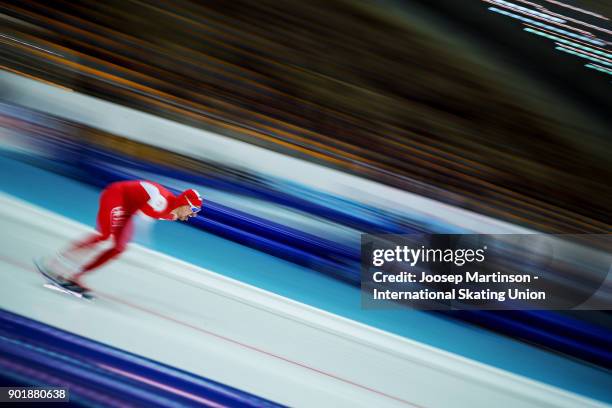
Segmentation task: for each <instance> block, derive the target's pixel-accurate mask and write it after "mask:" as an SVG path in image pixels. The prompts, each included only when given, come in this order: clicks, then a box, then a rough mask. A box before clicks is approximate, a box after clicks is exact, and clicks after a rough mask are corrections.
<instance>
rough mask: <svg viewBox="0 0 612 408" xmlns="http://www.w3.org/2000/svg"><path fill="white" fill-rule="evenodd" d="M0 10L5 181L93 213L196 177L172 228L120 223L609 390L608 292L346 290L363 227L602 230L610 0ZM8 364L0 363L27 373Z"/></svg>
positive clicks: (246, 276)
mask: <svg viewBox="0 0 612 408" xmlns="http://www.w3.org/2000/svg"><path fill="white" fill-rule="evenodd" d="M0 13H1V14H0V21H1V23H0V27H1V28H2V31H1V34H0V42H1V53H0V59H1V61H0V65H1V68H2V72H1V73H0V129H1V133H0V137H1V141H2V144H1V150H0V167H1V169H2V174H3V175H2V178H1V181H0V188H1V189H2V192H3V194H4V195H5V197H12V198H16V199H19V200H23V201H24V202H26V203H29V204H31V205H34V206H36V207H42V208H45V209H46V210H48V211H51V212H53V213H57V214H60V215H62V216H64V217H67V218H69V219H72V220H76V221H78V222H80V223H82V224H85V225H88V226H90V227H93V226H94V220H95V213H96V205H97V195H98V194H99V191H100V190H101V189H102V188H104V186H106V185H107V184H109V183H110V182H112V181H116V180H123V179H141V178H142V179H145V178H146V179H151V180H154V181H157V182H159V183H162V184H164V185H166V186H168V187H169V188H171V189H173V190H175V191H178V190H181V189H183V188H186V187H187V186H190V187H195V188H197V189H198V190H199V191H200V192H201V193H202V195H203V197H204V200H205V205H204V210H203V212H202V213H201V215H199V216H198V217H197V218H196V219H195V220H194V221H193V222H191V223H190V226H189V227H185V226H161V227H159V228H158V227H157V226H156V227H154V228H155V229H156V233H154V234H146V233H140V234H138V236H137V242H138V243H139V244H141V245H144V246H145V247H147V248H150V249H152V250H154V251H157V252H160V253H164V254H167V255H170V256H173V257H176V258H178V259H181V260H183V261H187V262H189V263H191V264H194V265H197V266H200V267H203V268H206V269H208V270H211V271H214V272H216V273H219V274H222V275H224V276H227V277H230V278H233V279H238V280H240V281H242V282H245V283H248V284H250V285H253V286H256V287H259V288H262V289H265V290H268V291H270V292H272V293H275V294H279V295H281V296H285V297H288V298H290V299H293V300H296V301H298V302H302V303H305V304H308V305H311V306H314V307H316V308H320V309H323V310H326V311H329V312H331V313H334V314H338V315H340V316H343V317H346V318H349V319H351V320H355V321H358V322H361V323H364V324H366V325H369V326H372V327H376V328H378V329H381V330H384V331H387V332H389V333H393V334H395V335H398V336H400V337H403V338H407V339H412V340H415V341H418V342H421V343H424V344H428V345H430V346H433V347H436V348H439V349H442V350H446V351H450V352H452V353H456V354H458V355H461V356H463V357H467V358H469V359H473V360H476V361H479V362H481V363H484V364H487V365H491V366H493V367H496V368H500V369H502V370H506V371H509V372H512V373H515V374H518V375H521V376H525V377H528V378H531V379H534V380H536V381H540V382H544V383H546V384H549V385H552V386H555V387H558V388H561V389H564V390H568V391H570V392H573V393H577V394H579V395H583V396H586V397H588V398H592V399H594V400H598V401H600V402H602V403H604V404H606V403H610V402H611V401H612V395H611V394H610V390H611V389H612V377H611V376H610V371H609V370H610V368H612V349H611V347H610V346H611V345H612V316H611V315H610V312H609V311H588V312H586V311H580V312H577V311H511V312H510V311H508V312H492V311H486V312H485V311H470V312H465V311H463V312H458V311H451V312H444V313H441V312H439V313H438V312H427V313H426V312H416V311H403V313H401V314H400V313H391V312H379V311H376V312H373V311H369V312H368V311H363V310H361V309H360V307H359V283H360V282H359V279H360V268H359V256H360V255H359V244H360V236H361V235H360V234H362V233H401V234H409V233H496V234H508V233H515V234H519V233H555V234H609V233H610V213H611V211H610V210H611V209H612V188H610V179H612V166H611V160H610V158H611V157H612V137H611V136H612V116H611V115H610V112H612V98H610V95H611V93H610V90H611V88H610V87H611V85H612V84H611V82H612V51H611V50H610V41H612V25H611V24H610V20H609V18H610V16H612V6H611V3H609V2H607V1H595V0H589V1H587V0H581V1H578V0H573V1H570V0H567V1H564V2H561V1H552V0H533V1H522V0H516V1H513V2H508V1H502V0H490V1H488V0H486V1H478V0H466V1H451V0H437V1H425V0H423V1H418V0H415V1H408V0H406V1H400V0H395V1H394V0H379V1H349V0H329V1H306V2H302V1H268V0H262V1H257V2H255V1H241V0H236V1H231V2H228V1H207V2H197V1H183V0H177V1H172V2H164V1H137V0H129V1H105V2H95V1H55V2H43V1H41V2H35V1H11V2H1V3H0ZM2 206H3V207H2V213H3V214H4V216H3V218H7V217H9V218H10V214H11V213H12V212H13V209H12V205H10V204H8V201H6V200H5V201H4V204H2ZM191 227H193V228H191ZM24 228H25V227H24ZM143 229H146V227H142V228H141V230H143ZM186 230H188V232H186ZM6 231H7V233H6V234H3V236H2V241H3V244H7V243H8V242H9V241H11V240H12V239H13V238H12V237H13V236H15V234H13V233H11V234H9V233H8V231H9V230H8V229H7V230H6ZM20 236H23V237H25V238H24V239H25V241H26V242H27V231H26V232H24V233H22V234H21V235H20ZM185 237H189V238H188V239H189V242H190V243H195V242H197V243H198V244H193V245H187V244H184V245H181V244H180V240H181V239H184V238H185ZM585 239H586V238H585ZM67 241H68V238H64V239H63V240H59V241H57V242H58V243H57V245H55V247H57V246H60V245H62V244H64V243H65V242H67ZM586 245H588V239H587V244H586ZM5 246H6V245H5ZM51 248H54V245H51V244H50V245H49V247H48V248H47V247H45V250H47V251H48V250H51ZM609 250H610V248H603V251H608V252H609ZM41 251H43V252H44V250H43V249H41ZM4 252H5V254H4V255H3V257H2V260H3V263H4V266H3V268H8V265H9V264H10V263H11V262H9V261H8V260H7V259H8V258H10V257H11V256H13V255H12V254H11V253H10V251H9V250H8V249H7V248H5V249H4ZM41 255H42V254H41ZM20 256H21V255H20ZM22 258H23V257H22ZM22 260H23V259H22ZM24 262H29V260H28V259H25V261H24ZM13 263H14V262H13ZM7 270H8V269H7ZM143 273H144V272H143ZM96 275H104V271H99V272H97V273H96ZM107 278H108V274H107ZM6 279H9V278H7V277H6V276H5V277H3V280H5V282H6ZM141 279H147V278H146V277H141ZM3 283H4V282H3ZM569 284H570V285H571V284H572V283H571V282H570V283H569ZM101 285H102V283H101ZM94 290H95V286H94ZM160 290H161V289H160ZM156 293H157V294H161V293H163V292H156ZM7 296H8V295H7ZM44 296H56V295H52V294H51V295H50V294H47V293H45V295H44ZM3 299H4V301H3ZM13 300H15V299H12V298H11V299H9V297H5V298H0V307H2V308H3V309H4V310H5V311H6V313H9V312H10V313H16V315H12V317H10V319H18V317H17V315H21V316H22V317H24V316H25V317H31V318H32V317H34V316H33V315H31V314H28V313H25V312H23V313H21V310H20V306H19V304H18V302H17V301H16V300H15V301H16V302H17V303H14V302H13ZM3 302H4V303H3ZM368 313H369V314H368ZM5 319H9V316H8V315H7V316H5ZM34 320H37V321H40V320H42V318H40V317H38V318H34ZM7 321H8V320H7ZM11 321H12V320H11ZM47 323H50V322H47ZM14 324H15V323H14V322H13V323H11V324H9V323H5V325H4V326H3V327H4V330H5V333H4V335H5V336H7V337H9V333H10V332H11V330H12V329H10V328H11V327H14V326H12V325H14ZM24 324H25V323H24ZM64 329H67V330H68V331H69V332H70V331H72V330H71V328H70V327H69V326H67V327H64ZM24 330H25V329H24ZM24 333H25V332H24ZM28 336H29V335H26V334H23V335H22V337H21V340H22V341H24V342H25V343H28V342H31V343H32V344H38V346H39V347H40V348H48V347H51V346H49V345H48V344H43V343H42V342H44V341H46V340H44V336H42V337H43V339H41V338H37V340H33V338H32V337H31V336H30V337H28ZM35 342H39V343H35ZM57 347H59V346H57ZM120 348H121V347H120ZM54 350H56V351H58V350H59V351H60V352H61V353H67V352H66V351H65V350H64V351H62V350H60V349H54ZM510 350H512V352H511V351H510ZM5 353H7V355H8V353H9V352H8V349H5ZM14 353H16V354H14V355H13V357H14V356H15V355H18V354H19V353H20V351H14ZM0 356H1V354H0ZM14 358H17V357H14ZM74 358H75V359H80V361H82V360H83V358H82V357H78V356H74ZM2 361H3V360H0V367H3V368H2V370H3V371H2V373H1V374H3V377H6V378H7V379H10V381H16V382H18V383H20V384H31V383H36V381H38V383H40V382H41V380H40V378H38V377H36V376H35V375H33V374H26V371H24V370H22V371H19V369H18V368H15V367H13V368H10V367H11V366H9V365H7V364H4V365H3V364H2ZM24 361H25V360H24ZM24 364H25V363H24ZM28 364H30V363H28ZM183 368H184V367H183ZM45 370H47V369H45ZM45 370H43V369H42V368H41V369H40V371H41V372H42V371H45ZM204 373H205V371H204ZM199 374H201V373H199ZM56 375H57V376H58V378H61V375H60V374H58V373H56ZM213 380H214V378H213ZM75 381H76V380H75ZM82 381H83V383H82V384H81V386H83V387H86V385H83V384H88V381H92V380H91V379H88V380H82ZM117 381H134V379H133V378H131V379H126V378H123V379H122V380H117ZM160 381H161V380H160ZM43 382H44V381H43ZM234 386H236V387H237V388H241V389H244V387H242V386H241V385H240V384H238V385H236V384H234ZM106 392H107V393H111V391H108V390H107V391H106ZM114 392H115V393H116V398H118V400H120V398H121V397H120V395H122V394H121V392H119V391H114ZM113 395H115V394H113ZM81 397H82V399H81V402H82V403H83V404H85V405H87V404H90V403H92V404H93V403H94V402H96V401H97V403H101V402H100V401H98V400H96V398H97V397H95V396H92V394H87V393H86V392H83V393H82V395H81ZM266 397H267V398H268V399H272V400H274V398H273V397H270V396H269V395H267V396H266ZM126 401H130V400H126ZM241 401H242V400H241ZM132 402H133V403H136V402H134V401H132ZM141 402H142V401H141ZM242 402H244V401H242ZM277 402H280V403H287V402H286V401H277ZM234 403H235V404H238V403H237V402H236V401H234V402H232V403H228V404H229V405H233V404H234ZM266 403H267V402H266ZM262 404H263V403H262ZM162 405H163V404H162ZM255 405H257V404H255ZM289 405H292V404H289ZM434 405H435V404H431V405H429V404H427V403H424V405H423V406H434ZM466 406H467V405H466Z"/></svg>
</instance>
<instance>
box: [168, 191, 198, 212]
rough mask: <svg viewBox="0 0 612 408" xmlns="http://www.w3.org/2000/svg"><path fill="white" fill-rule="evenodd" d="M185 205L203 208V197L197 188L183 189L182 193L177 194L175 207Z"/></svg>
mask: <svg viewBox="0 0 612 408" xmlns="http://www.w3.org/2000/svg"><path fill="white" fill-rule="evenodd" d="M183 205H188V206H190V207H192V208H193V207H197V208H201V207H202V197H201V196H200V193H198V192H197V191H196V190H194V189H192V188H190V189H188V190H185V191H183V192H182V193H181V194H179V195H178V196H176V199H175V200H174V206H173V208H178V207H181V206H183Z"/></svg>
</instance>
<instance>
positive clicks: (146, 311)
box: [0, 256, 424, 408]
mask: <svg viewBox="0 0 612 408" xmlns="http://www.w3.org/2000/svg"><path fill="white" fill-rule="evenodd" d="M0 260H3V261H5V262H7V263H10V264H12V265H15V266H17V267H20V268H22V269H25V270H27V271H31V272H36V273H37V274H38V272H37V271H36V270H35V269H34V268H33V267H32V266H31V265H26V264H23V263H20V262H18V261H14V260H12V259H11V258H8V257H5V256H0ZM95 293H96V294H100V295H102V297H105V298H107V299H110V300H112V301H115V302H117V303H121V304H123V305H125V306H127V307H129V308H132V309H137V310H140V311H142V312H145V313H148V314H151V315H153V316H156V317H159V318H160V319H164V320H167V321H169V322H172V323H175V324H178V325H181V326H184V327H188V328H190V329H193V330H196V331H198V332H200V333H204V334H207V335H209V336H212V337H216V338H218V339H221V340H224V341H226V342H228V343H232V344H235V345H238V346H241V347H244V348H247V349H249V350H252V351H255V352H258V353H261V354H264V355H267V356H270V357H273V358H276V359H279V360H282V361H285V362H287V363H290V364H293V365H296V366H299V367H302V368H305V369H307V370H310V371H314V372H316V373H318V374H321V375H324V376H326V377H330V378H333V379H335V380H338V381H341V382H344V383H346V384H350V385H353V386H355V387H358V388H361V389H364V390H366V391H370V392H372V393H374V394H378V395H381V396H383V397H386V398H389V399H392V400H395V401H398V402H401V403H402V404H406V405H409V406H411V407H413V408H424V407H423V406H422V405H416V404H414V403H412V402H410V401H406V400H404V399H402V398H399V397H395V396H393V395H390V394H387V393H385V392H383V391H378V390H376V389H374V388H370V387H368V386H366V385H362V384H359V383H356V382H353V381H351V380H347V379H345V378H342V377H338V376H337V375H335V374H332V373H329V372H326V371H323V370H320V369H318V368H315V367H311V366H308V365H306V364H304V363H300V362H298V361H294V360H290V359H288V358H286V357H283V356H280V355H278V354H274V353H271V352H269V351H266V350H263V349H260V348H258V347H255V346H251V345H249V344H246V343H242V342H240V341H238V340H234V339H231V338H229V337H226V336H223V335H220V334H217V333H214V332H211V331H209V330H206V329H203V328H201V327H198V326H195V325H192V324H191V323H187V322H183V321H181V320H177V319H175V318H173V317H171V316H166V315H163V314H161V313H158V312H156V311H154V310H151V309H147V308H144V307H142V306H138V305H136V304H133V303H130V302H127V301H125V300H123V299H121V298H118V297H116V296H113V295H109V294H105V293H103V292H99V291H95Z"/></svg>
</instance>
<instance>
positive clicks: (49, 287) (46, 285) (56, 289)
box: [43, 283, 93, 300]
mask: <svg viewBox="0 0 612 408" xmlns="http://www.w3.org/2000/svg"><path fill="white" fill-rule="evenodd" d="M43 286H44V287H45V288H47V289H51V290H54V291H56V292H60V293H65V294H67V295H72V296H74V297H77V298H79V299H85V300H92V299H93V297H92V296H91V295H83V294H81V293H76V292H73V291H71V290H68V289H63V288H61V287H59V286H57V285H54V284H52V283H45V284H44V285H43Z"/></svg>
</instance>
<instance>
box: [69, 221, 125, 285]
mask: <svg viewBox="0 0 612 408" xmlns="http://www.w3.org/2000/svg"><path fill="white" fill-rule="evenodd" d="M132 232H133V224H132V220H128V221H127V222H126V223H125V224H124V225H123V226H122V227H121V229H119V230H118V231H117V233H116V234H115V235H114V238H115V246H114V247H112V248H110V249H109V250H107V251H105V252H103V253H101V254H100V255H99V256H98V257H97V258H95V259H94V260H93V261H91V262H90V263H88V264H87V265H85V266H84V267H83V268H81V271H80V272H79V273H77V274H75V275H73V277H72V280H73V281H75V282H77V283H79V284H80V280H81V279H83V276H84V275H86V274H87V273H89V272H91V271H93V270H94V269H96V268H98V267H100V266H102V265H104V264H105V263H107V262H108V261H110V260H111V259H113V258H115V257H116V256H118V255H119V254H121V253H122V252H123V251H125V247H126V246H127V244H128V242H129V241H130V239H131V237H132Z"/></svg>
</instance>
